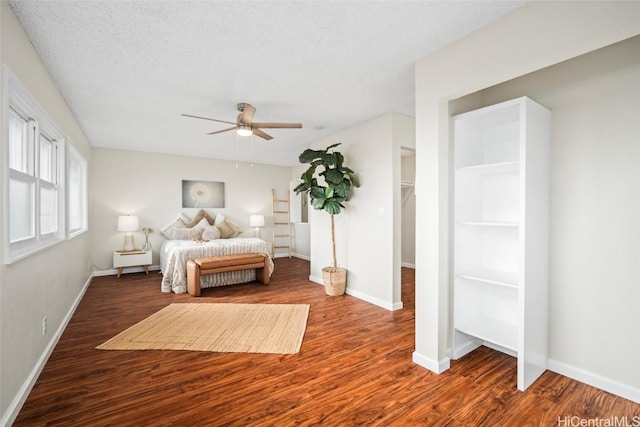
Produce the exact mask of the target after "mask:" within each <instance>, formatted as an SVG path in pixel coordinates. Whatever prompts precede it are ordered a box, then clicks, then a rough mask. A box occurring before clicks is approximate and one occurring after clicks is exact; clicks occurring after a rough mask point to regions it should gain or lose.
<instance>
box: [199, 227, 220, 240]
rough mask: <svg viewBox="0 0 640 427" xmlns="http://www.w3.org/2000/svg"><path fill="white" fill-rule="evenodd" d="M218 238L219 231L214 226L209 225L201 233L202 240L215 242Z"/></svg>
mask: <svg viewBox="0 0 640 427" xmlns="http://www.w3.org/2000/svg"><path fill="white" fill-rule="evenodd" d="M219 238H220V229H219V228H218V227H216V226H215V225H210V226H208V227H206V228H205V229H204V231H203V232H202V240H217V239H219Z"/></svg>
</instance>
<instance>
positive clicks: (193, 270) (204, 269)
mask: <svg viewBox="0 0 640 427" xmlns="http://www.w3.org/2000/svg"><path fill="white" fill-rule="evenodd" d="M252 268H255V269H256V280H258V281H260V282H262V283H264V284H265V285H268V284H269V277H270V276H271V272H270V271H269V255H267V254H262V253H250V254H236V255H222V256H214V257H208V258H198V259H190V260H189V261H187V292H189V295H192V296H194V297H199V296H200V276H204V275H206V274H215V273H224V272H227V271H238V270H250V269H252Z"/></svg>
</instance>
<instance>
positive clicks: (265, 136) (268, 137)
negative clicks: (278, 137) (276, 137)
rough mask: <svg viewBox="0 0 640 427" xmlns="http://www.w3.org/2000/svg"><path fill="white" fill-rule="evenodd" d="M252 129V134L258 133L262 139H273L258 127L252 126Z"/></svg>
mask: <svg viewBox="0 0 640 427" xmlns="http://www.w3.org/2000/svg"><path fill="white" fill-rule="evenodd" d="M252 130H253V134H254V135H258V136H259V137H260V138H262V139H266V140H267V141H269V140H271V139H273V137H272V136H271V135H269V134H266V133H264V132H262V131H261V130H260V129H256V128H253V129H252Z"/></svg>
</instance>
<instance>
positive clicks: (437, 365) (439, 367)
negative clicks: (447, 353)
mask: <svg viewBox="0 0 640 427" xmlns="http://www.w3.org/2000/svg"><path fill="white" fill-rule="evenodd" d="M412 360H413V363H416V364H418V365H420V366H422V367H423V368H427V369H428V370H430V371H431V372H435V373H436V374H441V373H443V372H444V371H446V370H448V369H449V367H450V366H451V360H450V359H449V358H448V357H445V358H444V359H440V360H438V361H435V360H433V359H430V358H428V357H426V356H424V355H422V354H420V353H418V352H417V351H414V352H413V354H412Z"/></svg>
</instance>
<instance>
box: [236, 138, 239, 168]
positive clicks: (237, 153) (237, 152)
mask: <svg viewBox="0 0 640 427" xmlns="http://www.w3.org/2000/svg"><path fill="white" fill-rule="evenodd" d="M238 138H239V136H238V134H237V133H236V168H237V167H238V155H239V150H238Z"/></svg>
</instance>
